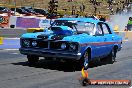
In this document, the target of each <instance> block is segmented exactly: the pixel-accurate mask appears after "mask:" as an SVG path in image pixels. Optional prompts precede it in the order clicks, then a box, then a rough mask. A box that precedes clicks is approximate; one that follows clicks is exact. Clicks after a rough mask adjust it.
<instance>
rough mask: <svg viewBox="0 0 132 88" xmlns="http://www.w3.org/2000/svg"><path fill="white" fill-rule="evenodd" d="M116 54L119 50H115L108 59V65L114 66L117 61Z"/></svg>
mask: <svg viewBox="0 0 132 88" xmlns="http://www.w3.org/2000/svg"><path fill="white" fill-rule="evenodd" d="M116 53H117V49H115V48H113V49H112V50H111V52H110V54H109V55H108V56H107V58H106V59H107V62H108V63H110V64H113V63H114V62H115V61H116Z"/></svg>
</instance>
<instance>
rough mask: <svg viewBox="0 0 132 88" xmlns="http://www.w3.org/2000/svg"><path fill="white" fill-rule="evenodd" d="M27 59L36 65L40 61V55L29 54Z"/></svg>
mask: <svg viewBox="0 0 132 88" xmlns="http://www.w3.org/2000/svg"><path fill="white" fill-rule="evenodd" d="M27 59H28V63H29V64H30V65H35V64H36V63H37V62H38V61H39V57H38V56H34V55H27Z"/></svg>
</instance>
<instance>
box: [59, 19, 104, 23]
mask: <svg viewBox="0 0 132 88" xmlns="http://www.w3.org/2000/svg"><path fill="white" fill-rule="evenodd" d="M58 20H71V21H83V22H92V23H98V22H102V21H100V20H99V19H96V18H58Z"/></svg>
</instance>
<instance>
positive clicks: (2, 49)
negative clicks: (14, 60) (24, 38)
mask: <svg viewBox="0 0 132 88" xmlns="http://www.w3.org/2000/svg"><path fill="white" fill-rule="evenodd" d="M0 50H5V51H11V50H19V49H0Z"/></svg>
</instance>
